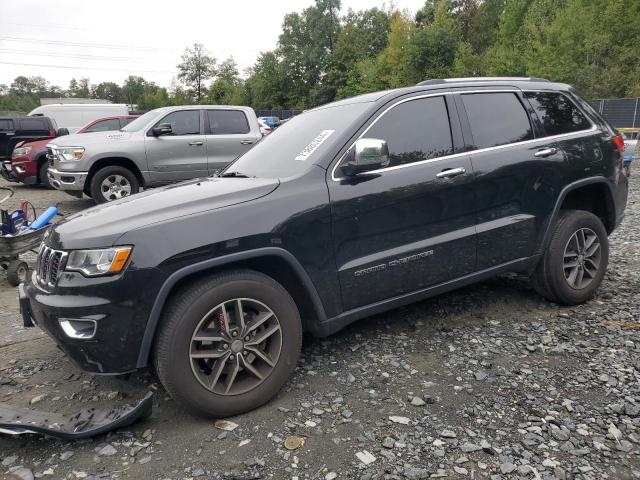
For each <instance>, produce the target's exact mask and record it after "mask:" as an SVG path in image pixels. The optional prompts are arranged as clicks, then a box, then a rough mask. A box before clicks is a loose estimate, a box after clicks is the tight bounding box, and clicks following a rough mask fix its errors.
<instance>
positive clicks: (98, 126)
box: [85, 118, 120, 133]
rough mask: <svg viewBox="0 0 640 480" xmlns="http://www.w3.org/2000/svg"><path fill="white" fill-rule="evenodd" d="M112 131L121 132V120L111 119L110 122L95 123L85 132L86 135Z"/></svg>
mask: <svg viewBox="0 0 640 480" xmlns="http://www.w3.org/2000/svg"><path fill="white" fill-rule="evenodd" d="M110 130H120V120H118V119H117V118H110V119H108V120H101V121H99V122H96V123H94V124H93V125H91V126H90V127H89V128H87V129H86V130H85V132H86V133H91V132H108V131H110Z"/></svg>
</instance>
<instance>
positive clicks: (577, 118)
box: [525, 92, 591, 135]
mask: <svg viewBox="0 0 640 480" xmlns="http://www.w3.org/2000/svg"><path fill="white" fill-rule="evenodd" d="M525 96H526V97H527V98H528V99H529V102H530V103H531V106H532V107H533V109H534V110H535V111H536V113H537V114H538V118H540V121H542V125H543V126H544V129H545V132H546V133H547V135H560V134H562V133H571V132H578V131H580V130H587V129H589V128H591V124H590V123H589V120H587V118H586V117H585V116H584V115H583V114H582V112H581V111H580V110H578V107H576V106H575V105H574V103H573V102H572V101H571V100H569V98H568V97H566V96H565V95H562V94H561V93H555V92H526V93H525Z"/></svg>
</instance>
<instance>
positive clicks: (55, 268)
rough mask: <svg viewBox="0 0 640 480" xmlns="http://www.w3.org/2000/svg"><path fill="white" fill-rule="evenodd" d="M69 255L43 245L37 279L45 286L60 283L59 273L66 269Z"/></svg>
mask: <svg viewBox="0 0 640 480" xmlns="http://www.w3.org/2000/svg"><path fill="white" fill-rule="evenodd" d="M66 258H67V253H66V252H62V251H60V250H54V249H53V248H51V247H47V246H46V245H43V246H42V248H41V249H40V253H39V254H38V261H37V263H36V278H37V280H38V281H39V282H40V283H41V284H44V285H49V286H53V285H55V284H56V282H57V281H58V273H59V272H60V270H62V269H64V263H65V260H66Z"/></svg>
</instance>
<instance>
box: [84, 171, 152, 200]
mask: <svg viewBox="0 0 640 480" xmlns="http://www.w3.org/2000/svg"><path fill="white" fill-rule="evenodd" d="M90 191H91V198H93V200H94V201H95V202H96V203H106V202H112V201H114V200H119V199H121V198H124V197H128V196H130V195H134V194H136V193H138V192H139V191H140V183H139V182H138V179H137V178H136V176H135V174H134V173H133V172H132V171H131V170H129V169H128V168H125V167H120V166H117V165H113V166H110V167H104V168H101V169H100V170H98V171H97V172H96V173H95V175H94V176H93V178H92V179H91V186H90Z"/></svg>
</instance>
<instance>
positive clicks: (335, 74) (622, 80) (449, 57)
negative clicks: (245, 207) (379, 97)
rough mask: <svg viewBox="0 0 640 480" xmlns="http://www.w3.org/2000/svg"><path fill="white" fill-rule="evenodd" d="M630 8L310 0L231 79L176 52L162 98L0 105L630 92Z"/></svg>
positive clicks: (31, 93)
mask: <svg viewBox="0 0 640 480" xmlns="http://www.w3.org/2000/svg"><path fill="white" fill-rule="evenodd" d="M638 18H640V1H638V0H425V3H424V6H423V7H422V8H421V9H420V10H419V11H418V12H417V13H416V14H415V15H414V16H412V15H410V14H409V13H408V12H406V11H399V10H397V9H396V8H394V7H391V8H389V9H384V8H382V9H380V8H369V9H366V10H360V11H353V10H349V11H348V12H347V13H346V14H345V15H344V16H342V17H341V16H340V1H339V0H315V1H314V3H313V4H312V5H311V6H310V7H308V8H305V9H304V10H303V11H302V12H301V13H290V14H288V15H286V16H285V17H284V19H283V24H282V33H281V34H280V36H279V39H278V44H277V46H276V48H275V49H274V50H273V51H269V52H263V53H262V54H261V55H260V56H259V57H258V59H257V60H256V62H255V64H254V65H253V67H251V68H250V69H248V70H247V71H246V75H244V76H241V75H240V74H239V72H238V67H237V65H236V63H235V61H234V60H233V58H228V59H227V60H225V61H223V62H222V63H221V64H219V65H216V60H215V58H214V57H212V56H210V55H209V54H208V53H207V51H206V50H205V48H204V46H202V45H200V44H194V45H193V47H191V48H188V49H186V50H185V54H184V55H183V56H182V60H181V63H180V64H179V65H178V70H179V71H180V73H179V75H178V79H179V80H180V81H181V82H182V84H179V85H174V86H172V87H171V88H170V89H169V90H167V89H164V88H159V87H158V86H157V85H155V84H154V83H153V82H148V81H146V80H145V79H144V78H142V77H137V76H130V77H128V78H127V79H126V80H125V81H124V83H123V85H122V87H120V86H119V85H118V84H116V83H113V82H103V83H100V84H98V85H95V86H92V85H91V84H90V83H89V80H88V79H86V78H84V79H78V80H76V79H73V80H72V81H71V82H70V85H69V88H68V89H67V90H63V89H61V88H59V87H55V86H52V85H49V83H48V82H47V81H46V80H45V79H44V78H42V77H24V76H19V77H16V79H15V80H14V81H13V83H12V84H11V85H9V86H7V85H0V109H3V110H20V111H29V110H31V109H32V108H34V107H36V106H37V105H38V103H39V99H40V98H42V97H84V96H86V97H88V96H92V97H94V98H105V99H107V100H109V101H112V102H125V103H129V104H132V105H137V108H138V110H141V111H144V110H148V109H151V108H156V107H160V106H164V105H181V104H191V103H200V102H206V103H211V104H243V105H251V106H253V107H254V108H256V109H287V108H296V109H307V108H311V107H314V106H316V105H320V104H323V103H326V102H329V101H332V100H334V99H339V98H345V97H349V96H353V95H359V94H362V93H366V92H371V91H374V90H381V89H385V88H398V87H404V86H408V85H413V84H415V83H416V82H418V81H421V80H424V79H428V78H438V77H441V78H442V77H453V76H465V77H466V76H486V75H505V76H540V77H545V78H548V79H550V80H554V81H558V82H565V83H569V84H572V85H575V86H576V87H577V88H578V89H579V90H580V91H581V92H582V93H583V94H584V95H585V96H586V97H587V98H602V97H622V96H640V68H639V67H638V66H639V65H640V47H639V45H640V22H638Z"/></svg>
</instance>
